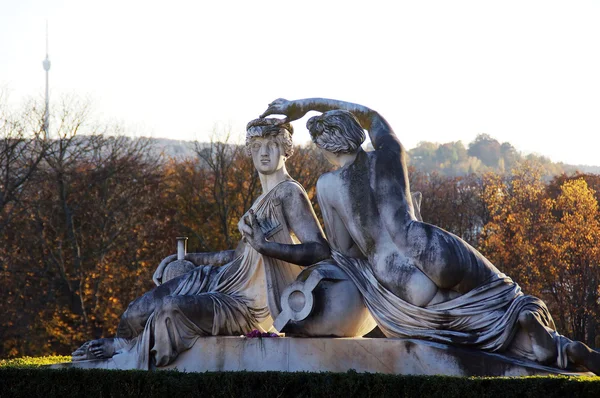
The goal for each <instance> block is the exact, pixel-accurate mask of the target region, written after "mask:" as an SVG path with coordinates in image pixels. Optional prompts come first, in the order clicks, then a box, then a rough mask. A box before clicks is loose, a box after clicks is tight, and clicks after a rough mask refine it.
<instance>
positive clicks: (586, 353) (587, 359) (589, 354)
mask: <svg viewBox="0 0 600 398" xmlns="http://www.w3.org/2000/svg"><path fill="white" fill-rule="evenodd" d="M567 356H568V357H569V360H570V361H572V362H573V363H575V364H577V365H583V366H585V367H586V368H587V369H588V370H589V371H590V372H592V373H594V374H596V375H600V352H598V351H595V350H592V349H591V348H589V347H588V346H586V345H585V344H583V343H582V342H580V341H572V342H570V343H569V344H568V345H567Z"/></svg>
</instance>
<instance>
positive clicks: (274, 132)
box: [246, 118, 294, 174]
mask: <svg viewBox="0 0 600 398" xmlns="http://www.w3.org/2000/svg"><path fill="white" fill-rule="evenodd" d="M293 133H294V129H293V128H292V125H291V124H289V123H283V124H282V123H281V121H280V120H279V119H273V118H270V119H267V118H265V119H255V120H252V121H251V122H250V123H248V125H247V126H246V151H247V153H248V154H249V155H250V156H252V162H253V163H254V167H255V168H256V170H257V171H258V172H259V173H261V174H272V173H274V172H276V171H278V170H280V169H282V168H283V167H284V166H285V161H286V159H287V158H288V157H290V156H292V154H293V153H294V146H293V142H292V134H293Z"/></svg>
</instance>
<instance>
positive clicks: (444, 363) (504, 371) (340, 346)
mask: <svg viewBox="0 0 600 398" xmlns="http://www.w3.org/2000/svg"><path fill="white" fill-rule="evenodd" d="M132 362H133V361H130V360H128V359H127V358H124V357H123V355H116V356H115V357H114V358H112V359H109V360H99V361H81V362H74V363H65V364H58V365H52V367H53V368H65V367H78V368H89V369H92V368H94V369H130V368H131V366H129V365H128V363H132ZM173 369H177V370H180V371H184V372H206V371H210V372H221V371H252V372H263V371H282V372H346V371H348V370H350V369H353V370H355V371H357V372H370V373H388V374H402V375H450V376H530V375H551V374H552V375H556V374H562V375H592V374H591V373H575V372H567V371H564V370H560V369H555V368H551V367H546V366H541V365H539V364H537V363H534V362H529V361H525V360H519V359H514V358H510V357H507V356H504V355H499V354H490V353H485V352H481V351H473V350H467V349H462V348H457V347H451V346H447V345H444V344H438V343H431V342H426V341H421V340H411V339H368V338H347V339H345V338H285V337H280V338H263V339H258V338H253V339H250V338H243V337H204V338H199V339H198V340H197V341H196V343H195V345H194V346H193V347H192V348H191V349H190V350H188V351H186V352H184V353H182V354H181V355H180V356H179V357H178V358H177V360H176V361H175V362H174V363H172V364H171V365H169V366H166V367H161V368H158V369H157V370H173Z"/></svg>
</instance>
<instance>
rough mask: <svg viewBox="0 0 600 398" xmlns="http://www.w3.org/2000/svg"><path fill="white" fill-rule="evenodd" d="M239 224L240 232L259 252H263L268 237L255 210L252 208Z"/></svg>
mask: <svg viewBox="0 0 600 398" xmlns="http://www.w3.org/2000/svg"><path fill="white" fill-rule="evenodd" d="M241 221H242V222H240V224H239V228H240V232H241V233H242V236H243V237H244V240H245V241H246V242H248V244H249V245H250V246H252V248H253V249H254V250H256V251H257V252H259V253H260V252H261V250H262V249H263V247H264V244H265V243H266V241H267V239H266V238H265V234H264V233H263V231H262V229H261V228H260V225H259V224H258V220H257V219H256V215H255V214H254V211H252V210H250V214H249V215H248V216H244V217H243V218H242V220H241Z"/></svg>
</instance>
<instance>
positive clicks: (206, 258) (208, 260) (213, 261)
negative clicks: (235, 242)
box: [185, 250, 236, 265]
mask: <svg viewBox="0 0 600 398" xmlns="http://www.w3.org/2000/svg"><path fill="white" fill-rule="evenodd" d="M235 253H236V251H235V250H224V251H220V252H210V253H187V254H186V255H185V259H186V260H188V261H191V262H192V263H194V264H195V265H224V264H227V263H229V262H231V261H233V260H234V258H235Z"/></svg>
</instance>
